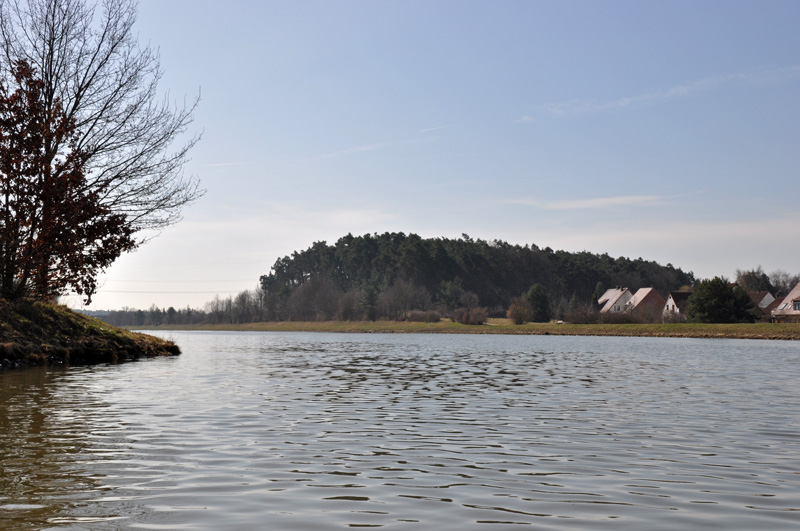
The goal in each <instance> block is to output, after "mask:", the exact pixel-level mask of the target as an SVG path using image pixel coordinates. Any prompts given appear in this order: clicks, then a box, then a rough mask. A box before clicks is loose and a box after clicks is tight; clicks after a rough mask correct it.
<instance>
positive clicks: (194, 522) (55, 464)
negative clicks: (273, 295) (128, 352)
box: [0, 332, 800, 531]
mask: <svg viewBox="0 0 800 531" xmlns="http://www.w3.org/2000/svg"><path fill="white" fill-rule="evenodd" d="M167 336H168V337H171V338H172V339H174V340H176V341H177V342H178V343H179V344H180V345H181V347H182V348H183V351H184V354H183V355H182V356H180V357H177V358H164V359H156V360H149V361H142V362H136V363H128V364H124V365H119V366H102V367H91V368H72V369H69V370H50V371H43V370H30V371H20V372H11V373H6V374H0V528H1V529H4V530H22V529H72V530H77V529H90V530H106V529H192V530H215V531H216V530H220V529H226V530H230V529H277V530H282V529H299V530H314V529H343V528H348V527H374V528H385V529H403V530H406V529H415V530H422V529H425V530H430V529H459V530H461V529H472V528H480V529H487V530H489V529H514V528H517V527H522V526H527V527H528V528H532V529H550V528H552V529H619V528H637V529H641V528H647V529H674V528H678V527H683V528H718V529H731V528H739V529H781V528H783V529H790V528H792V529H794V528H799V527H800V343H797V342H755V341H732V340H688V339H658V340H653V339H637V338H570V337H534V336H525V337H506V336H504V337H500V336H477V337H476V336H434V335H430V336H428V335H333V334H330V335H329V334H292V333H263V334H262V333H250V334H241V333H200V332H196V333H170V334H167Z"/></svg>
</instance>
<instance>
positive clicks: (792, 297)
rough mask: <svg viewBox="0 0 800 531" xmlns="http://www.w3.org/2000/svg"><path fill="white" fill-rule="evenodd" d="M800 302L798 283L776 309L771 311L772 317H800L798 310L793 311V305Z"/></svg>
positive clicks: (799, 283) (799, 285)
mask: <svg viewBox="0 0 800 531" xmlns="http://www.w3.org/2000/svg"><path fill="white" fill-rule="evenodd" d="M795 302H800V282H798V283H797V285H796V286H795V287H794V289H792V291H790V292H789V294H788V295H787V296H786V297H785V298H784V299H783V301H781V303H780V304H779V305H778V307H777V308H776V309H775V310H773V312H772V315H800V310H795V309H794V303H795Z"/></svg>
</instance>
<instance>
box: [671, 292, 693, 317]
mask: <svg viewBox="0 0 800 531" xmlns="http://www.w3.org/2000/svg"><path fill="white" fill-rule="evenodd" d="M691 295H692V292H691V291H670V292H669V296H668V297H667V299H669V298H670V297H672V302H674V303H675V306H677V307H678V310H679V311H681V312H685V311H686V306H687V305H688V304H689V297H690V296H691Z"/></svg>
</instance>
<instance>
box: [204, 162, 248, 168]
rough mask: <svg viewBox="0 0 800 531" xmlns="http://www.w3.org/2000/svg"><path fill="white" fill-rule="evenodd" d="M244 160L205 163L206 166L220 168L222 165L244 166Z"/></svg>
mask: <svg viewBox="0 0 800 531" xmlns="http://www.w3.org/2000/svg"><path fill="white" fill-rule="evenodd" d="M245 164H247V163H246V162H217V163H214V164H206V165H205V167H206V168H220V167H223V166H244V165H245Z"/></svg>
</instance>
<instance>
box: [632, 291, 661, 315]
mask: <svg viewBox="0 0 800 531" xmlns="http://www.w3.org/2000/svg"><path fill="white" fill-rule="evenodd" d="M665 303H666V301H665V300H664V297H662V296H661V295H659V294H658V292H657V291H656V290H655V289H653V288H640V289H639V290H638V291H637V292H636V293H635V294H634V295H633V297H631V300H629V301H628V304H627V306H628V309H630V310H631V311H635V310H639V309H645V308H651V309H657V310H659V311H660V310H661V309H662V308H663V307H664V304H665Z"/></svg>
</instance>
